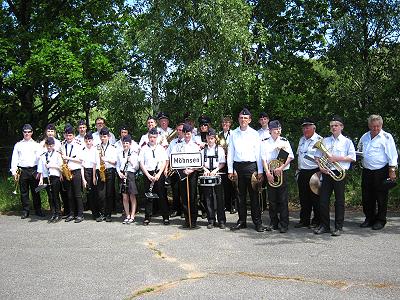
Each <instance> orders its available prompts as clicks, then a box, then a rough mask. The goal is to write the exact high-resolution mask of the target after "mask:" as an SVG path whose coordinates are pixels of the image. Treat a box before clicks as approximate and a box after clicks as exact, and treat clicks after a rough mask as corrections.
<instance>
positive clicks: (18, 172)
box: [13, 168, 21, 195]
mask: <svg viewBox="0 0 400 300" xmlns="http://www.w3.org/2000/svg"><path fill="white" fill-rule="evenodd" d="M20 177H21V169H20V168H18V169H17V171H16V172H15V177H14V179H15V189H14V191H13V194H14V195H17V194H18V190H19V178H20Z"/></svg>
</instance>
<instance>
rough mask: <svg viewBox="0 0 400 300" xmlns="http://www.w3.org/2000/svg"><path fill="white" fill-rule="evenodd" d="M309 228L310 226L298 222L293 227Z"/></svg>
mask: <svg viewBox="0 0 400 300" xmlns="http://www.w3.org/2000/svg"><path fill="white" fill-rule="evenodd" d="M309 226H310V224H306V223H303V222H299V223H297V224H296V225H294V228H302V227H309Z"/></svg>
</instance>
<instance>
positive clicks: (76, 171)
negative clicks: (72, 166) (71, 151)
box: [71, 169, 81, 173]
mask: <svg viewBox="0 0 400 300" xmlns="http://www.w3.org/2000/svg"><path fill="white" fill-rule="evenodd" d="M80 171H81V169H76V170H71V172H72V173H78V172H80Z"/></svg>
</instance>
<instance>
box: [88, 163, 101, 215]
mask: <svg viewBox="0 0 400 300" xmlns="http://www.w3.org/2000/svg"><path fill="white" fill-rule="evenodd" d="M84 175H85V180H86V182H87V185H86V199H87V202H88V206H89V208H90V209H91V210H92V215H93V217H94V218H97V217H99V216H100V212H99V201H98V199H97V196H96V194H97V191H96V186H95V185H94V184H93V169H92V168H85V169H84Z"/></svg>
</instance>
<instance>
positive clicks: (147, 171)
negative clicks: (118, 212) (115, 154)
mask: <svg viewBox="0 0 400 300" xmlns="http://www.w3.org/2000/svg"><path fill="white" fill-rule="evenodd" d="M148 135H149V137H148V138H149V142H148V143H147V145H146V146H144V147H142V149H141V150H140V154H139V164H140V169H141V170H142V172H143V175H144V177H143V180H144V181H143V186H144V190H145V192H146V193H147V192H148V191H149V189H150V187H152V193H155V194H157V195H158V199H157V200H156V201H157V202H158V204H159V207H160V214H161V216H162V217H163V222H164V225H169V209H168V199H167V195H166V193H165V176H164V169H165V166H166V164H167V160H168V157H167V151H166V150H165V148H164V147H163V146H161V145H159V144H157V143H156V141H157V138H158V131H157V129H156V128H152V129H151V130H150V131H149V133H148ZM153 201H154V199H153V198H152V197H149V198H146V205H145V216H144V221H143V225H149V223H150V221H151V217H152V215H153Z"/></svg>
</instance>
